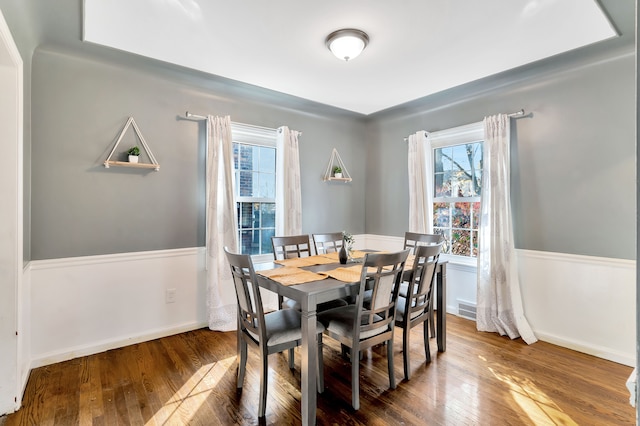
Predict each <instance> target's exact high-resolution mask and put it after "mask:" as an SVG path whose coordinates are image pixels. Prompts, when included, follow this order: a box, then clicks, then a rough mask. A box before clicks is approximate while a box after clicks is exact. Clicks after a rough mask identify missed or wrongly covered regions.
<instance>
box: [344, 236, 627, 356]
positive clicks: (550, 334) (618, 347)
mask: <svg viewBox="0 0 640 426" xmlns="http://www.w3.org/2000/svg"><path fill="white" fill-rule="evenodd" d="M356 241H357V243H359V244H358V246H359V247H369V248H375V249H378V250H399V249H401V248H402V244H403V241H404V239H403V238H402V237H387V236H383V235H361V236H358V238H357V240H356ZM516 252H517V254H518V262H519V269H520V285H521V288H522V299H523V306H524V311H525V316H526V317H527V319H528V320H529V323H530V325H531V327H532V329H533V331H534V333H535V335H536V336H537V337H538V339H539V340H541V341H545V342H549V343H553V344H555V345H558V346H563V347H566V348H570V349H573V350H576V351H580V352H584V353H587V354H590V355H594V356H597V357H600V358H604V359H608V360H610V361H614V362H617V363H620V364H624V365H628V366H635V365H636V356H635V353H636V352H635V348H636V273H635V265H636V264H635V261H632V260H623V259H611V258H601V257H593V256H580V255H573V254H561V253H548V252H539V251H531V250H516ZM475 269H476V268H474V267H473V266H471V265H468V264H466V265H458V264H455V263H452V262H450V263H449V264H448V267H447V312H448V313H451V314H457V312H458V307H457V306H456V304H457V300H463V301H466V302H472V303H475V302H476V295H477V293H476V271H475Z"/></svg>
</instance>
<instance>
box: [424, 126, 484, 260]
mask: <svg viewBox="0 0 640 426" xmlns="http://www.w3.org/2000/svg"><path fill="white" fill-rule="evenodd" d="M429 139H430V140H431V147H432V149H433V182H434V188H433V195H434V198H433V230H434V232H435V233H437V234H441V235H443V236H444V238H445V245H444V247H443V253H447V254H452V255H457V256H466V257H477V256H478V224H479V219H480V201H481V196H482V169H483V159H484V158H483V155H484V150H483V139H484V130H483V126H482V123H481V122H480V123H474V124H470V125H467V126H461V127H456V128H453V129H448V130H443V131H440V132H436V133H432V134H429Z"/></svg>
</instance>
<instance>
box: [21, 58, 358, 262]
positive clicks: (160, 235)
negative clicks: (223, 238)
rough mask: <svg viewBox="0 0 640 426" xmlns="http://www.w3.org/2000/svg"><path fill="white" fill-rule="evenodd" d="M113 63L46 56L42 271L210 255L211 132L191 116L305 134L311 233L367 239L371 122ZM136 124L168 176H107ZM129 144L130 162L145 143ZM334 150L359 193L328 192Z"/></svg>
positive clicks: (39, 69)
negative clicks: (118, 256) (326, 177)
mask: <svg viewBox="0 0 640 426" xmlns="http://www.w3.org/2000/svg"><path fill="white" fill-rule="evenodd" d="M104 56H105V52H100V54H99V55H91V54H88V53H86V52H84V53H82V54H78V53H77V52H76V51H73V50H65V49H62V48H58V47H51V46H41V47H39V48H38V49H36V52H35V54H34V59H33V82H32V84H33V105H32V107H33V111H32V116H33V128H32V132H33V155H32V166H33V167H32V181H33V191H32V206H33V209H32V214H31V220H32V227H33V235H32V240H31V251H32V259H34V260H36V259H50V258H63V257H73V256H85V255H94V254H107V253H119V252H133V251H145V250H159V249H171V248H182V247H195V246H202V245H204V197H205V185H204V122H194V121H189V120H184V119H182V118H181V116H184V113H185V111H187V110H189V111H190V112H193V113H196V114H202V115H205V114H214V115H230V116H231V119H232V120H233V121H237V122H241V123H248V124H254V125H259V126H266V127H274V128H275V127H279V126H281V125H287V126H289V127H290V128H291V129H295V130H300V131H302V132H303V135H302V137H301V139H300V162H301V170H302V182H301V185H302V199H303V211H304V214H303V232H305V233H312V232H319V231H334V230H341V229H347V230H349V231H351V232H353V233H363V232H364V231H365V226H364V222H363V220H362V218H363V217H364V182H365V179H364V178H365V159H364V157H363V156H362V155H361V154H360V153H361V152H362V151H364V142H363V141H362V138H361V135H362V134H364V123H363V121H362V119H361V118H359V116H356V115H354V114H350V113H345V112H344V111H339V110H336V109H332V108H326V107H323V106H319V105H315V104H311V103H308V102H306V101H300V100H297V99H295V98H290V99H289V98H286V97H284V98H283V97H282V96H280V102H279V103H278V104H273V103H269V102H268V98H269V96H270V95H269V93H267V92H263V91H261V90H260V89H257V88H255V89H253V90H248V89H251V88H247V87H246V86H242V85H234V84H233V83H231V82H224V81H217V80H215V79H212V78H211V77H209V78H206V77H204V76H202V75H199V74H197V73H193V72H189V71H187V70H181V69H177V68H174V67H169V66H165V65H162V64H159V63H155V62H153V61H148V60H145V59H142V58H138V57H135V56H133V55H127V54H124V53H119V54H113V55H111V56H112V57H111V58H110V60H104V59H102V58H103V57H104ZM107 56H109V55H108V54H107ZM248 92H251V93H250V95H247V93H248ZM262 95H264V96H263V97H264V101H263V100H262V99H261V96H262ZM129 115H132V116H133V117H134V118H135V120H136V122H137V124H138V126H139V128H140V130H141V132H142V134H143V136H144V138H145V140H146V141H147V143H148V145H149V146H150V148H151V150H152V151H153V153H154V155H155V157H156V158H157V159H158V162H159V163H160V165H161V169H160V171H159V172H155V171H142V170H138V169H131V168H114V167H112V168H109V169H105V168H104V167H103V162H104V161H105V159H106V157H107V156H108V154H109V152H110V150H111V148H112V147H113V145H114V143H115V140H116V138H117V136H118V134H119V133H120V131H121V129H122V127H123V126H124V124H125V122H126V120H127V117H128V116H129ZM127 136H128V137H127V138H126V139H125V140H124V141H123V142H122V143H121V147H122V149H120V146H119V149H118V151H120V152H124V151H126V148H127V147H129V146H131V145H133V144H135V143H136V141H135V139H134V137H133V132H128V133H127ZM333 147H336V148H337V149H338V151H339V152H340V154H341V157H342V159H343V160H344V162H345V163H346V165H347V167H348V169H349V172H350V173H351V175H352V177H353V179H354V181H353V182H352V183H350V184H340V185H334V184H331V183H325V182H323V181H322V180H321V177H322V174H323V172H324V170H325V167H326V165H327V163H328V161H329V157H330V154H331V150H332V148H333ZM143 159H144V157H143Z"/></svg>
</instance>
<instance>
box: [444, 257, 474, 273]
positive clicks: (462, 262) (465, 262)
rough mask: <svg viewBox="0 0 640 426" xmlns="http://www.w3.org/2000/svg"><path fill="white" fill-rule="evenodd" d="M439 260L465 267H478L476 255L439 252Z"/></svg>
mask: <svg viewBox="0 0 640 426" xmlns="http://www.w3.org/2000/svg"><path fill="white" fill-rule="evenodd" d="M440 260H446V261H447V262H448V263H449V264H450V265H456V266H464V267H466V268H470V269H473V270H474V271H475V270H477V269H478V258H477V257H466V256H456V255H453V254H441V255H440Z"/></svg>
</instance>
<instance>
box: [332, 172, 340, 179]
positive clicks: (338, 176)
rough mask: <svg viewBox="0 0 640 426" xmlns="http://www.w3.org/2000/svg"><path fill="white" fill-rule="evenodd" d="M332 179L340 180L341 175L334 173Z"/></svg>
mask: <svg viewBox="0 0 640 426" xmlns="http://www.w3.org/2000/svg"><path fill="white" fill-rule="evenodd" d="M333 177H335V178H338V179H340V178H341V177H342V173H334V174H333Z"/></svg>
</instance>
